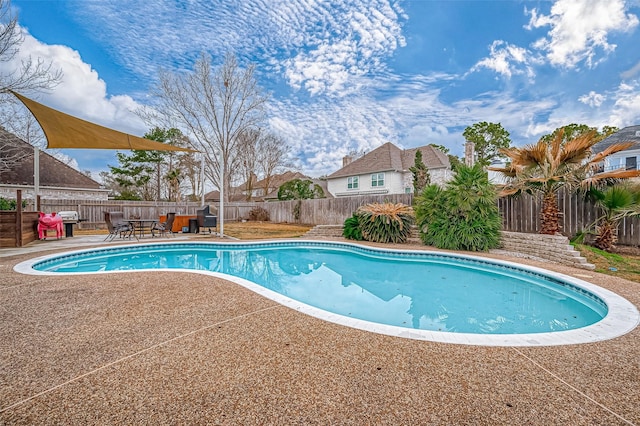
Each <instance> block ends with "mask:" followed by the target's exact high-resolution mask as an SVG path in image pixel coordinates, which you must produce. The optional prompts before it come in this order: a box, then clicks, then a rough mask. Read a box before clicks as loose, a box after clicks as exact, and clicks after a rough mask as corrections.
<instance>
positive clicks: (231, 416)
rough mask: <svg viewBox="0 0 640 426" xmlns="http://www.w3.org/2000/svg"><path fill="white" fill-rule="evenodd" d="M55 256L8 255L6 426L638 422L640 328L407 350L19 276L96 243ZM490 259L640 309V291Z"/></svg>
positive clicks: (123, 280)
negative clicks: (575, 341)
mask: <svg viewBox="0 0 640 426" xmlns="http://www.w3.org/2000/svg"><path fill="white" fill-rule="evenodd" d="M48 243H49V241H43V242H37V243H34V244H32V245H30V246H29V247H27V248H24V249H19V250H18V252H15V251H9V250H7V249H0V277H1V278H0V424H43V425H47V424H52V425H53V424H55V425H59V424H92V425H93V424H154V425H160V424H224V425H258V424H259V425H263V424H274V425H292V424H298V425H315V424H317V425H329V424H336V425H387V424H388V425H431V424H433V425H449V424H462V425H520V424H527V425H560V424H561V425H628V424H640V350H639V349H640V339H639V336H640V328H636V329H635V330H633V331H632V332H630V333H628V334H626V335H624V336H622V337H620V338H617V339H613V340H608V341H604V342H599V343H590V344H581V345H568V346H554V347H535V348H527V347H525V348H522V347H520V348H514V347H481V346H463V345H451V344H443V343H432V342H423V341H415V340H408V339H400V338H394V337H390V336H384V335H378V334H373V333H369V332H365V331H360V330H355V329H351V328H347V327H343V326H340V325H336V324H332V323H327V322H324V321H321V320H319V319H316V318H313V317H310V316H307V315H304V314H301V313H298V312H296V311H294V310H292V309H289V308H286V307H283V306H281V305H279V304H277V303H275V302H273V301H271V300H268V299H265V298H263V297H261V296H259V295H257V294H254V293H252V292H250V291H248V290H246V289H244V288H243V287H240V286H238V285H235V284H233V283H230V282H227V281H224V280H221V279H214V278H211V277H207V276H203V275H199V274H190V273H179V272H176V273H166V272H144V273H129V274H111V275H109V274H105V275H91V276H75V277H69V276H63V277H60V276H27V275H21V274H18V273H15V272H14V271H13V269H12V268H13V266H14V265H15V264H16V263H18V262H20V261H23V260H26V259H28V258H31V257H35V256H38V255H42V254H46V253H50V252H55V251H60V250H64V249H70V248H78V247H82V246H84V245H85V244H86V245H87V246H90V245H96V244H97V243H98V241H94V240H91V239H90V238H89V237H79V238H77V239H76V238H75V237H74V239H68V240H66V241H65V240H61V241H60V242H56V241H51V242H50V243H51V244H48ZM34 247H35V248H34ZM493 257H499V258H502V259H507V260H512V261H515V262H520V263H527V264H532V265H535V266H541V267H546V268H548V269H550V270H553V271H557V272H561V273H565V274H568V275H578V276H579V277H580V278H582V279H585V280H586V281H589V282H592V283H594V284H596V285H599V286H602V287H604V288H607V289H609V290H612V291H614V292H616V293H618V294H620V295H621V296H623V297H625V298H627V299H628V300H629V301H631V302H632V303H634V304H635V305H636V306H639V305H640V292H639V291H638V290H639V286H640V284H638V283H634V282H630V281H626V280H620V279H615V278H612V277H610V276H605V275H602V274H598V273H595V272H585V271H584V270H578V269H572V268H569V267H564V266H560V265H556V264H553V263H544V264H543V263H540V262H536V261H533V260H525V259H517V258H509V257H506V256H496V255H494V256H493ZM586 276H588V277H586Z"/></svg>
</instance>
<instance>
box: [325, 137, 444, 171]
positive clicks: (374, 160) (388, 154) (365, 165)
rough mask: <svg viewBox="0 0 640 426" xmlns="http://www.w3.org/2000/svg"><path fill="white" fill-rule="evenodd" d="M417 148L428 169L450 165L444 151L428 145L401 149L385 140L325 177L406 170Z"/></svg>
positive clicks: (413, 158)
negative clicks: (382, 143) (380, 144)
mask: <svg viewBox="0 0 640 426" xmlns="http://www.w3.org/2000/svg"><path fill="white" fill-rule="evenodd" d="M417 150H420V151H422V162H423V163H424V164H425V166H427V168H428V169H430V170H431V169H439V168H449V167H450V164H449V157H447V155H446V154H445V153H444V152H442V151H440V150H439V149H437V148H434V147H432V146H430V145H427V146H421V147H418V148H411V149H406V150H403V149H400V148H398V147H397V146H395V145H394V144H392V143H391V142H387V143H385V144H384V145H382V146H379V147H378V148H376V149H374V150H373V151H371V152H369V153H367V154H365V155H363V156H362V157H360V158H358V159H356V160H353V161H352V162H351V163H349V164H347V165H346V166H344V167H343V168H341V169H339V170H337V171H335V172H333V173H332V174H330V175H329V176H327V178H328V179H333V178H338V177H344V176H357V175H361V174H365V173H376V172H385V171H391V170H398V171H407V170H409V167H411V166H413V164H414V162H415V157H416V151H417Z"/></svg>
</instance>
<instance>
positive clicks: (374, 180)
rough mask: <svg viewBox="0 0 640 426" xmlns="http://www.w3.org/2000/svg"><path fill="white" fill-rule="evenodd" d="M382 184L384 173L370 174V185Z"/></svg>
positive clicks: (377, 185)
mask: <svg viewBox="0 0 640 426" xmlns="http://www.w3.org/2000/svg"><path fill="white" fill-rule="evenodd" d="M380 186H384V173H374V174H372V175H371V187H372V188H375V187H380Z"/></svg>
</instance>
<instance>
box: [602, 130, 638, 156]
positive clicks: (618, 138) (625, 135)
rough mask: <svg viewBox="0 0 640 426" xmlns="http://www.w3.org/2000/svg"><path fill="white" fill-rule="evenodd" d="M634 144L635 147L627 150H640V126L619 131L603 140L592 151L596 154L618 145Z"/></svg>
mask: <svg viewBox="0 0 640 426" xmlns="http://www.w3.org/2000/svg"><path fill="white" fill-rule="evenodd" d="M623 142H634V143H635V145H634V146H632V147H630V148H627V149H639V148H640V126H629V127H625V128H624V129H621V130H618V131H617V132H615V133H614V134H612V135H610V136H608V137H606V138H604V139H602V140H601V141H600V142H598V143H597V144H595V145H594V146H593V148H592V149H591V150H592V152H593V153H594V154H597V153H598V152H601V151H604V150H605V149H607V148H608V147H610V146H611V145H613V144H616V143H623Z"/></svg>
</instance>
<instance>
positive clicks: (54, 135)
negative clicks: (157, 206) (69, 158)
mask: <svg viewBox="0 0 640 426" xmlns="http://www.w3.org/2000/svg"><path fill="white" fill-rule="evenodd" d="M11 93H13V94H14V95H15V96H16V97H17V98H18V99H20V100H21V101H22V103H23V104H24V105H25V106H26V107H27V108H28V109H29V111H31V113H32V114H33V115H34V117H35V118H36V120H38V123H39V124H40V127H42V130H43V131H44V134H45V136H46V138H47V147H48V148H83V149H123V150H124V149H138V150H146V151H190V152H197V151H195V150H193V149H189V148H180V147H177V146H173V145H169V144H166V143H161V142H156V141H152V140H150V139H145V138H141V137H138V136H133V135H129V134H127V133H123V132H119V131H117V130H113V129H109V128H107V127H104V126H100V125H98V124H94V123H91V122H89V121H85V120H82V119H80V118H76V117H74V116H72V115H69V114H65V113H64V112H60V111H58V110H55V109H53V108H49V107H47V106H44V105H42V104H40V103H38V102H36V101H34V100H31V99H29V98H26V97H24V96H22V95H20V94H19V93H16V92H13V91H12V92H11Z"/></svg>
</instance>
